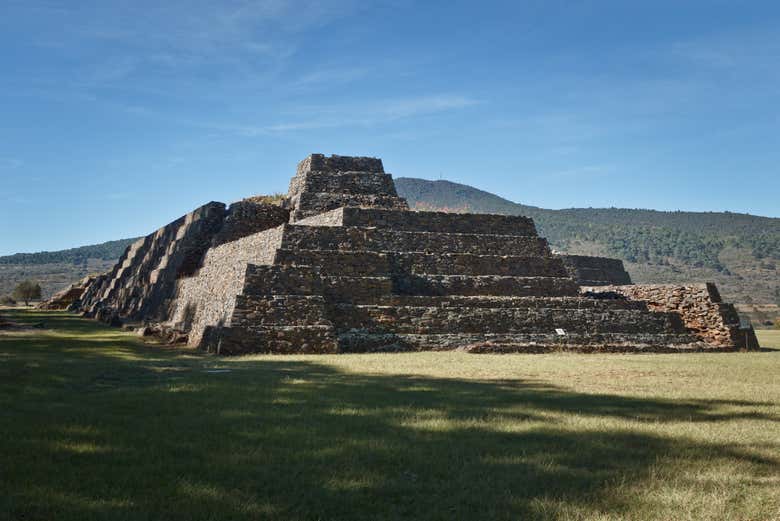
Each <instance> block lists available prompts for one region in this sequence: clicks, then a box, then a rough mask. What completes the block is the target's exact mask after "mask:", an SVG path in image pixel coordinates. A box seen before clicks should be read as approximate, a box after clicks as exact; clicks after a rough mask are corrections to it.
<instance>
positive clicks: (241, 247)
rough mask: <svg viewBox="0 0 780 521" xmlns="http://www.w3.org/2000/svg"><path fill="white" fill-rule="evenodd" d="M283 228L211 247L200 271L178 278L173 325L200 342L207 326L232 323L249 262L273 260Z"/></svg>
mask: <svg viewBox="0 0 780 521" xmlns="http://www.w3.org/2000/svg"><path fill="white" fill-rule="evenodd" d="M283 229H284V225H281V226H278V227H276V228H272V229H270V230H266V231H263V232H259V233H256V234H252V235H248V236H246V237H242V238H241V239H238V240H235V241H231V242H228V243H225V244H221V245H219V246H216V247H214V248H212V249H210V250H209V251H208V253H207V254H206V256H205V258H204V259H203V265H202V267H201V268H200V269H199V270H198V272H197V274H196V275H195V276H193V277H189V278H185V279H182V280H180V281H179V283H178V287H177V289H176V300H175V305H174V306H173V309H172V313H171V318H170V326H171V327H173V328H175V329H178V330H181V331H188V332H189V343H190V344H191V345H198V344H199V343H200V342H201V339H202V336H203V332H204V330H205V329H206V327H207V326H211V327H223V326H229V325H230V318H231V316H232V314H233V309H234V307H235V298H236V296H237V295H239V294H241V293H242V291H243V288H244V281H245V276H246V273H247V267H248V265H251V264H271V263H272V262H273V259H274V254H275V252H276V248H277V247H278V246H279V243H280V241H281V237H282V232H283Z"/></svg>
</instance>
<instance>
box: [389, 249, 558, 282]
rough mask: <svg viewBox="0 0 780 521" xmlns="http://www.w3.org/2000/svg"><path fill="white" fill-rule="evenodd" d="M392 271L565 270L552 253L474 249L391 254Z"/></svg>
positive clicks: (525, 273) (545, 273) (536, 273)
mask: <svg viewBox="0 0 780 521" xmlns="http://www.w3.org/2000/svg"><path fill="white" fill-rule="evenodd" d="M391 263H392V265H393V269H394V272H396V273H412V274H418V275H425V274H427V275H502V276H512V277H565V278H568V276H569V275H568V273H567V271H566V269H565V268H564V266H563V263H562V262H561V261H560V259H558V258H556V257H554V256H543V255H539V256H523V255H478V254H474V253H438V254H434V253H422V252H410V253H398V254H393V255H392V256H391Z"/></svg>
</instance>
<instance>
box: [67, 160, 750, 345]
mask: <svg viewBox="0 0 780 521" xmlns="http://www.w3.org/2000/svg"><path fill="white" fill-rule="evenodd" d="M618 262H619V261H618ZM586 281H599V283H600V284H601V283H608V282H613V283H614V282H619V283H630V279H628V278H627V274H625V271H624V270H622V264H620V265H619V266H618V265H617V264H615V263H614V262H613V261H611V260H609V259H607V260H605V259H600V260H598V259H597V260H590V259H588V258H584V257H578V258H572V257H559V256H556V255H553V253H552V252H551V251H550V248H549V246H548V244H547V241H545V240H544V239H543V238H541V237H539V236H538V234H537V232H536V227H535V226H534V223H533V221H532V220H531V219H528V218H526V217H519V216H504V215H473V214H452V213H443V212H412V211H409V210H408V206H407V204H406V201H405V200H404V199H402V198H400V197H398V194H397V193H396V190H395V186H394V184H393V180H392V176H391V175H390V174H387V173H385V171H384V167H383V165H382V161H381V160H380V159H376V158H367V157H346V156H330V157H325V156H323V155H320V154H313V155H311V156H309V157H308V158H306V159H305V160H303V161H302V162H301V163H300V164H299V166H298V170H297V172H296V175H295V177H293V179H292V181H291V183H290V190H289V193H288V196H287V198H286V199H285V201H284V203H283V204H282V205H281V206H273V205H267V204H263V203H262V202H261V201H260V200H259V199H251V198H250V199H246V200H244V201H240V202H239V203H235V204H233V205H231V206H230V207H229V208H225V205H223V204H222V203H209V204H207V205H205V206H203V207H201V208H198V209H197V210H195V211H194V212H192V213H190V214H187V215H186V216H184V217H182V218H181V219H178V220H177V221H174V222H173V223H171V224H169V225H168V226H165V227H163V228H161V229H160V230H158V231H157V232H155V233H153V234H151V235H149V236H147V237H145V238H143V239H141V240H139V241H138V242H137V243H135V244H133V245H131V246H130V247H129V248H128V249H127V251H126V252H125V254H124V255H123V257H122V258H121V259H120V261H119V263H118V264H117V265H116V266H115V267H114V269H113V270H111V272H109V273H107V274H104V275H102V276H99V277H97V278H95V279H94V281H92V283H91V284H89V285H87V287H86V288H84V290H83V291H82V293H81V297H80V299H79V300H78V301H77V304H78V306H80V308H81V309H83V310H84V311H85V313H86V314H87V315H89V316H94V317H96V318H100V319H103V320H106V321H109V322H112V323H120V322H122V321H143V322H147V323H154V324H153V325H154V327H153V328H152V327H151V326H150V325H149V324H147V327H146V328H145V329H143V331H145V332H146V331H150V330H163V331H167V332H174V333H173V336H175V337H176V338H183V337H184V335H186V338H187V341H188V342H189V344H190V345H192V346H196V347H200V348H203V349H206V350H209V351H213V352H216V353H219V354H225V355H234V354H243V353H254V352H268V353H339V352H367V351H409V350H446V349H462V350H465V351H470V352H475V353H480V352H517V351H527V352H537V351H549V350H555V349H570V350H577V351H680V350H704V349H732V348H734V347H737V346H738V344H737V343H736V341H732V342H731V343H728V342H726V343H722V342H721V340H723V339H724V338H725V337H723V336H718V338H717V341H718V342H717V343H716V342H715V341H714V340H715V337H714V336H712V335H710V334H709V332H708V329H707V327H709V326H707V327H704V328H701V327H699V328H697V327H693V325H692V323H691V322H690V321H689V320H688V319H687V318H685V315H684V314H683V313H681V312H680V310H679V309H677V308H674V309H673V308H672V307H669V308H662V307H657V306H648V304H647V303H646V302H644V301H643V300H641V299H639V300H636V299H633V298H632V299H629V298H626V297H623V296H622V295H621V296H620V298H614V295H613V296H612V297H611V298H598V296H595V297H594V298H589V297H587V296H585V295H584V294H583V293H582V292H581V291H580V287H579V286H580V284H581V283H584V282H586ZM578 282H579V283H580V284H578ZM620 287H624V286H620ZM707 324H709V322H708V323H707Z"/></svg>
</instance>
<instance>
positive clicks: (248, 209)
mask: <svg viewBox="0 0 780 521" xmlns="http://www.w3.org/2000/svg"><path fill="white" fill-rule="evenodd" d="M289 218H290V211H289V210H288V209H286V208H282V207H281V206H275V205H271V204H266V203H263V202H259V201H256V200H253V199H252V198H251V197H250V198H247V199H244V200H241V201H238V202H237V203H233V204H231V205H230V207H228V210H227V214H226V215H225V222H224V224H223V225H222V228H221V229H220V230H219V232H218V233H217V234H216V236H215V237H214V241H213V245H214V246H219V245H220V244H225V243H226V242H231V241H235V240H238V239H240V238H242V237H246V236H247V235H251V234H253V233H257V232H259V231H263V230H268V229H269V228H275V227H277V226H279V225H281V224H283V223H286V222H287V221H288V220H289Z"/></svg>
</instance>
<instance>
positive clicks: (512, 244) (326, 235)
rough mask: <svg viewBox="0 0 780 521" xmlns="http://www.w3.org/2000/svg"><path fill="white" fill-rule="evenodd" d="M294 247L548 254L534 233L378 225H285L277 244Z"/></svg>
mask: <svg viewBox="0 0 780 521" xmlns="http://www.w3.org/2000/svg"><path fill="white" fill-rule="evenodd" d="M279 247H280V248H283V249H289V250H298V249H308V250H351V251H357V250H360V251H378V252H425V253H435V254H443V253H471V254H476V255H515V256H521V257H535V256H544V257H549V256H551V253H550V248H549V246H548V245H547V241H546V240H544V239H542V238H540V237H538V236H527V237H508V236H506V235H487V234H467V233H439V232H408V231H396V230H390V229H382V228H360V227H346V226H345V227H341V226H308V225H294V224H291V225H287V226H285V228H284V231H283V235H282V241H281V244H280V246H279Z"/></svg>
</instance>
